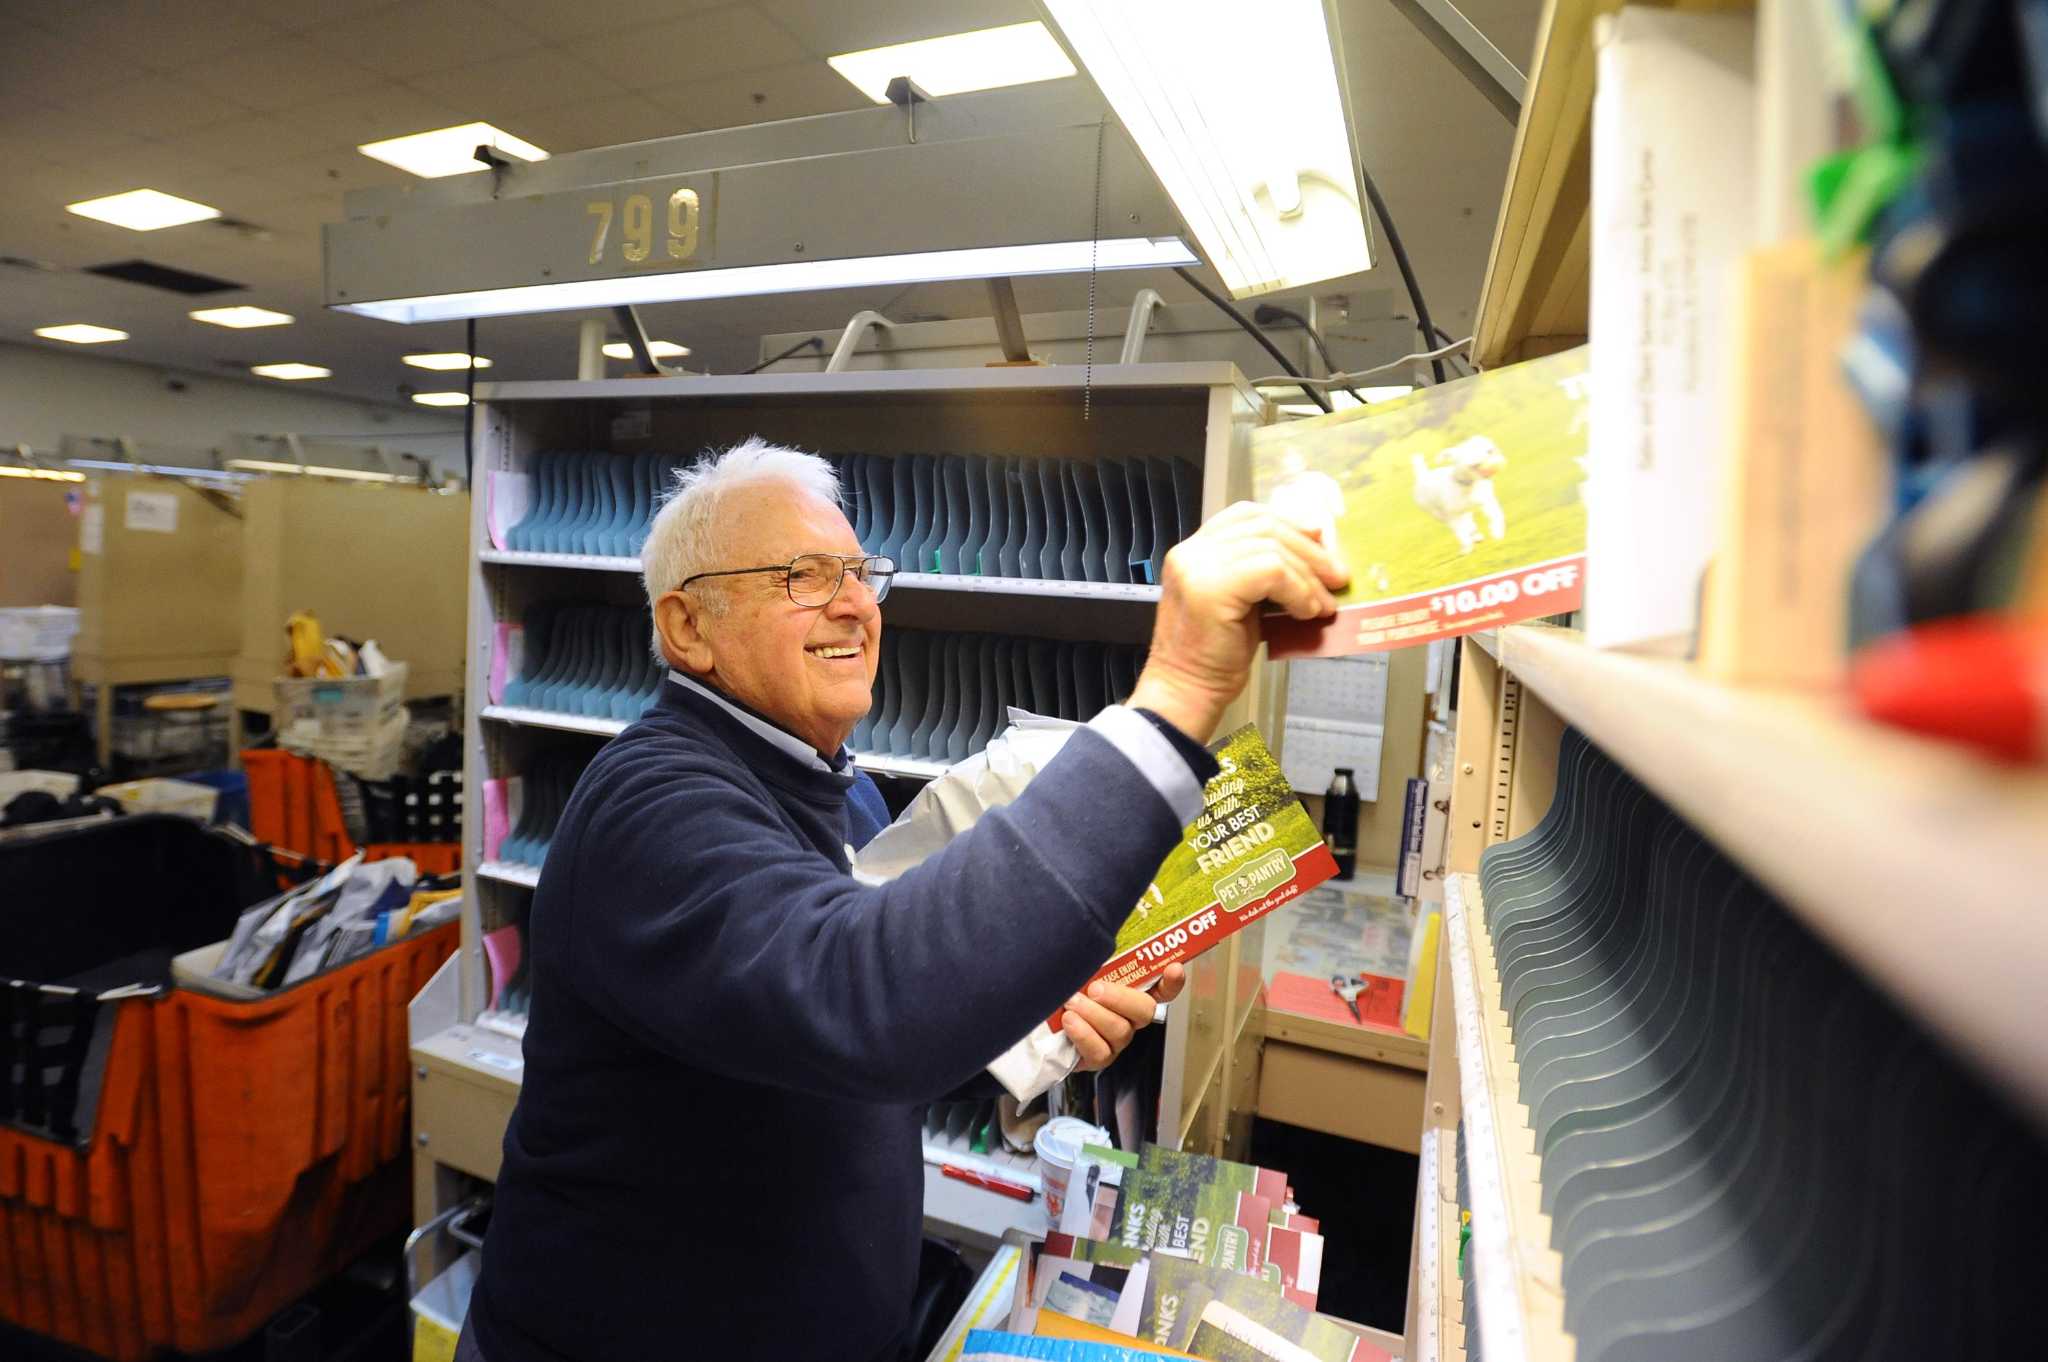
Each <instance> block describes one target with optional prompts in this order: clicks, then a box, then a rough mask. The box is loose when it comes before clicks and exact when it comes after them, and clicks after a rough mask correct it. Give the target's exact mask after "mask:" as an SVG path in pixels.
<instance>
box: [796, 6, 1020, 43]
mask: <svg viewBox="0 0 2048 1362" xmlns="http://www.w3.org/2000/svg"><path fill="white" fill-rule="evenodd" d="M759 3H760V8H762V9H764V10H766V11H767V12H768V14H769V15H770V16H771V17H773V18H774V19H775V21H776V22H777V23H779V24H781V25H782V26H783V27H784V28H786V29H788V30H789V32H790V33H791V34H793V35H794V36H795V37H796V39H797V41H798V42H801V43H802V44H803V45H804V47H805V48H806V49H807V50H809V52H810V53H811V55H812V56H816V57H831V56H837V55H838V54H839V53H841V52H861V51H865V50H866V49H868V48H870V47H886V46H888V45H889V44H891V43H907V42H912V41H915V40H916V39H918V38H937V37H940V36H943V35H944V34H948V33H967V32H971V31H973V30H974V29H977V28H995V27H998V26H999V25H1002V24H1021V23H1024V22H1025V21H1027V20H1030V19H1036V18H1038V17H1039V15H1038V7H1037V6H1036V5H1034V4H1032V3H1031V0H864V3H861V4H857V5H850V4H847V3H846V0H759Z"/></svg>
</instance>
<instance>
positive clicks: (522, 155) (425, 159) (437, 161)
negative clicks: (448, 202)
mask: <svg viewBox="0 0 2048 1362" xmlns="http://www.w3.org/2000/svg"><path fill="white" fill-rule="evenodd" d="M478 147H489V148H490V149H491V150H492V151H495V152H497V153H498V154H499V155H500V156H504V157H507V158H508V159H510V160H514V161H545V160H547V158H548V154H547V153H546V152H544V151H542V150H541V149H540V148H539V147H537V146H535V145H534V144H533V143H531V142H528V141H526V140H525V139H524V138H519V137H514V136H513V135H512V134H511V133H509V132H506V131H505V130H504V129H503V128H494V127H492V126H491V125H490V124H488V123H463V124H460V125H458V126H456V127H452V128H435V129H434V130H433V131H432V132H415V133H410V134H408V135H406V136H404V137H387V138H385V139H384V140H383V141H381V142H365V143H363V144H362V145H361V146H359V147H357V148H356V150H357V151H360V152H361V153H363V155H365V156H368V157H369V158H370V159H372V160H375V161H382V162H384V163H385V164H386V165H394V166H397V167H398V168H399V169H400V170H403V171H407V172H408V173H410V174H414V175H417V176H419V177H420V178H421V179H423V180H438V179H440V178H441V177H442V176H443V175H466V174H468V173H469V172H471V171H473V170H484V169H486V168H487V167H486V166H485V165H484V163H483V162H482V161H479V160H477V159H476V149H477V148H478Z"/></svg>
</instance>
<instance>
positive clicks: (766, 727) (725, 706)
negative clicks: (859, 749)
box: [668, 667, 848, 775]
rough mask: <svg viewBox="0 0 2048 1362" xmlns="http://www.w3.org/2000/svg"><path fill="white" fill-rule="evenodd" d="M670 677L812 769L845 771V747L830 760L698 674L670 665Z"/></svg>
mask: <svg viewBox="0 0 2048 1362" xmlns="http://www.w3.org/2000/svg"><path fill="white" fill-rule="evenodd" d="M668 679H669V680H670V681H672V682H674V683H675V684H676V685H678V686H681V687H683V689H685V690H688V691H693V692H695V693H696V694H698V695H701V696H703V697H704V698H705V699H707V700H709V701H710V702H711V703H712V704H714V705H717V706H718V707H719V708H720V709H722V710H724V711H725V712H726V713H727V714H730V715H731V716H732V717H733V721H734V722H735V723H738V724H741V725H742V726H744V727H745V728H747V729H748V730H749V731H750V732H752V733H753V734H754V735H755V736H756V737H758V738H760V739H761V741H763V742H765V743H767V744H768V745H769V746H771V747H775V748H777V749H779V750H781V751H784V752H787V753H788V754H789V755H790V756H791V757H793V758H795V759H796V760H797V761H799V762H801V763H803V764H804V765H806V766H809V767H810V768H812V769H813V770H817V771H823V772H826V773H827V774H830V775H840V774H843V773H844V772H845V770H846V767H847V765H848V758H847V756H846V751H845V749H844V748H841V749H840V751H839V753H838V760H837V761H836V762H831V761H827V760H825V758H823V757H821V756H819V755H818V749H817V748H815V747H813V746H811V745H810V744H809V743H807V742H805V741H804V740H803V739H802V738H799V737H798V736H796V734H794V733H791V732H789V731H788V730H787V729H784V728H779V727H777V726H776V725H774V724H772V723H770V722H768V720H766V719H764V718H762V717H761V716H760V715H758V714H756V713H754V711H752V710H751V709H748V708H747V707H746V706H744V705H741V704H737V703H735V702H734V701H733V700H732V699H731V697H729V696H726V695H723V694H720V693H719V692H718V691H717V690H715V689H713V688H712V687H710V686H707V685H705V684H704V683H703V682H702V681H699V680H698V679H697V678H696V677H694V676H685V675H683V674H682V673H681V672H679V671H677V670H676V669H675V668H673V667H671V668H669V672H668Z"/></svg>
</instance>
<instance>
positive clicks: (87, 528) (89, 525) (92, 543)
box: [78, 501, 107, 554]
mask: <svg viewBox="0 0 2048 1362" xmlns="http://www.w3.org/2000/svg"><path fill="white" fill-rule="evenodd" d="M106 545H107V508H106V507H104V506H102V505H100V504H99V503H98V502H97V501H95V502H93V503H92V504H91V505H89V506H87V507H86V508H85V514H83V515H81V516H79V517H78V551H79V552H80V553H95V554H96V553H100V552H103V551H104V550H105V549H106Z"/></svg>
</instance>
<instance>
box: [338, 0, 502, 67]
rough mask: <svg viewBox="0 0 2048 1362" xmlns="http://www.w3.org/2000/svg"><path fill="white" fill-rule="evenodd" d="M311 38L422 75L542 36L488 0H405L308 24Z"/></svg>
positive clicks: (370, 62) (373, 63)
mask: <svg viewBox="0 0 2048 1362" xmlns="http://www.w3.org/2000/svg"><path fill="white" fill-rule="evenodd" d="M303 36H304V37H305V39H306V41H308V42H310V43H313V44H315V45H316V46H318V47H320V48H322V49H324V50H326V51H329V52H332V53H334V54H335V55H336V56H339V57H343V58H346V59H347V60H349V61H352V62H355V63H357V64H358V65H361V66H367V67H369V68H370V69H371V70H373V71H378V72H381V73H383V74H384V75H387V76H398V77H405V76H417V75H421V74H424V73H425V72H428V71H434V70H438V69H440V68H443V67H447V66H457V65H471V64H474V63H476V62H480V61H489V60H491V59H492V58H494V57H502V56H504V55H506V54H508V53H512V52H518V51H522V50H524V49H526V48H530V47H533V46H534V45H535V44H536V43H537V42H538V41H539V39H537V38H535V37H534V36H533V35H532V34H530V33H528V32H527V31H526V30H525V29H523V28H521V27H519V25H517V24H515V23H513V22H512V21H511V20H509V19H507V18H505V17H504V16H503V15H501V14H499V13H497V12H496V11H494V10H491V9H488V8H486V7H485V6H484V4H483V0H406V2H405V3H403V4H398V5H393V6H390V7H389V8H386V9H379V10H372V11H370V12H369V13H367V14H359V15H356V16H354V17H353V18H348V19H342V20H338V21H336V22H334V23H328V24H319V25H316V26H315V27H312V28H309V29H306V30H305V32H304V35H303Z"/></svg>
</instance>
